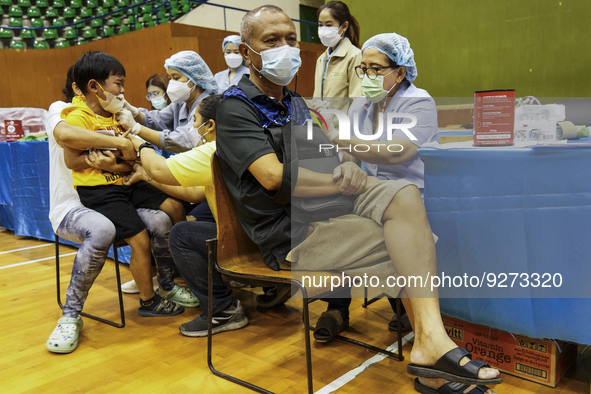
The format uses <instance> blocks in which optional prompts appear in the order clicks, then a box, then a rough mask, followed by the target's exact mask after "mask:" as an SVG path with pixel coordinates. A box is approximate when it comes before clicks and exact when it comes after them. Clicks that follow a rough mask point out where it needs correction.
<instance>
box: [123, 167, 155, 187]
mask: <svg viewBox="0 0 591 394" xmlns="http://www.w3.org/2000/svg"><path fill="white" fill-rule="evenodd" d="M151 180H152V178H150V177H149V176H148V174H147V173H146V170H145V169H144V167H142V166H141V165H140V164H137V163H136V164H135V165H134V166H133V172H132V173H131V174H130V175H127V176H125V177H124V178H123V184H124V185H127V186H129V185H133V184H134V183H137V182H139V181H146V182H148V181H151Z"/></svg>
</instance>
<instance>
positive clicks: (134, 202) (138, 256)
mask: <svg viewBox="0 0 591 394" xmlns="http://www.w3.org/2000/svg"><path fill="white" fill-rule="evenodd" d="M73 76H74V81H75V82H76V85H77V86H78V87H79V88H80V89H81V90H82V93H83V94H84V100H82V99H77V100H74V101H73V103H72V106H70V107H68V108H66V109H64V110H63V112H62V118H64V119H65V120H66V122H67V123H69V124H71V125H73V126H80V127H83V128H86V129H88V130H92V131H100V132H108V131H109V132H112V133H114V134H115V135H117V134H123V132H124V129H123V128H122V127H121V126H120V125H119V124H118V123H117V120H116V119H115V113H117V112H118V111H120V110H121V109H122V108H123V104H124V98H123V93H124V91H125V89H124V84H125V69H124V67H123V65H122V64H121V63H120V62H119V61H118V60H117V59H115V58H114V57H113V56H111V55H108V54H106V53H103V52H87V53H86V54H84V55H83V56H82V57H81V58H80V59H78V61H77V62H76V64H75V65H74V70H73ZM66 152H68V153H67V154H66V156H68V157H69V159H66V164H68V166H69V168H71V169H72V177H73V180H74V187H75V188H76V190H77V192H78V195H79V197H80V201H81V202H82V204H83V205H84V206H86V207H87V208H90V209H93V210H95V211H97V212H99V213H101V214H103V215H104V216H106V217H107V218H108V219H109V220H111V222H113V224H114V225H115V229H116V233H117V235H116V240H125V241H126V242H127V243H128V244H129V245H130V247H131V250H132V254H131V259H130V268H131V273H132V275H133V277H134V279H135V281H136V284H137V286H138V288H139V290H140V308H139V309H138V313H139V314H140V315H141V316H165V315H176V314H179V313H181V312H183V310H184V308H183V306H182V305H177V302H174V301H175V300H174V299H171V300H167V299H166V298H171V297H166V295H165V294H164V291H167V290H168V291H167V294H168V293H174V294H175V295H176V296H177V298H179V297H180V298H181V299H184V300H185V301H187V299H189V298H194V296H193V295H192V294H190V293H187V292H186V291H182V292H179V291H178V289H176V286H175V284H174V282H173V281H172V272H171V275H170V278H167V279H168V281H169V282H170V286H172V287H173V288H172V289H164V286H162V283H161V287H162V288H163V289H162V290H161V291H162V293H163V296H162V297H161V296H160V295H159V294H157V293H154V289H153V286H152V274H151V244H150V237H149V235H148V232H147V230H146V227H145V225H144V223H143V222H142V220H141V218H140V216H139V215H138V213H137V211H136V209H137V208H147V209H162V210H164V211H167V213H169V212H170V211H171V209H170V208H171V207H173V206H175V204H178V202H177V201H176V200H172V199H170V198H169V196H168V195H166V194H165V193H163V192H161V191H160V190H158V189H156V188H155V187H153V186H151V185H149V184H147V183H145V182H139V183H137V184H135V185H132V186H125V185H124V184H123V177H122V173H124V172H128V171H130V170H131V165H130V164H129V163H126V162H121V163H117V164H115V165H114V166H113V167H112V172H108V171H104V170H101V169H98V168H94V167H91V168H87V167H88V165H86V163H85V162H84V161H83V160H72V157H73V156H76V155H79V156H80V155H81V154H82V153H83V152H82V151H75V152H73V150H72V149H66ZM178 205H179V206H180V204H178ZM169 215H170V213H169ZM173 221H175V220H174V218H173ZM159 279H161V278H159ZM165 282H166V281H165ZM171 290H174V291H171ZM193 301H194V300H193ZM193 301H190V302H188V304H189V305H187V306H195V305H190V304H191V302H193Z"/></svg>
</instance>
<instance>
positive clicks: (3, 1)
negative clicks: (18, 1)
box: [0, 0, 12, 7]
mask: <svg viewBox="0 0 591 394" xmlns="http://www.w3.org/2000/svg"><path fill="white" fill-rule="evenodd" d="M11 5H12V1H10V0H0V6H6V7H10V6H11Z"/></svg>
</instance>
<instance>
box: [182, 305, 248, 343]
mask: <svg viewBox="0 0 591 394" xmlns="http://www.w3.org/2000/svg"><path fill="white" fill-rule="evenodd" d="M247 324H248V319H247V318H246V315H244V309H243V308H242V305H241V304H240V300H236V301H234V302H233V303H232V305H231V306H230V307H229V308H228V309H226V310H225V311H222V312H220V313H218V314H217V315H215V316H214V317H213V329H212V333H213V334H217V333H219V332H224V331H232V330H238V329H239V328H242V327H244V326H246V325H247ZM179 329H180V330H181V333H182V334H183V335H186V336H188V337H206V336H207V315H206V314H205V312H203V313H202V314H200V315H199V316H197V317H196V318H195V319H193V320H191V321H190V322H187V323H184V324H181V325H180V327H179Z"/></svg>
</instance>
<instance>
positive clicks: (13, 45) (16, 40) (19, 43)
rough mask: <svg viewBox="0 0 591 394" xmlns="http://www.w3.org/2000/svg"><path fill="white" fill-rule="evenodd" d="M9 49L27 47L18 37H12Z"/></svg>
mask: <svg viewBox="0 0 591 394" xmlns="http://www.w3.org/2000/svg"><path fill="white" fill-rule="evenodd" d="M10 49H27V44H25V42H24V41H23V39H22V38H20V37H14V38H13V39H12V41H10Z"/></svg>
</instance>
